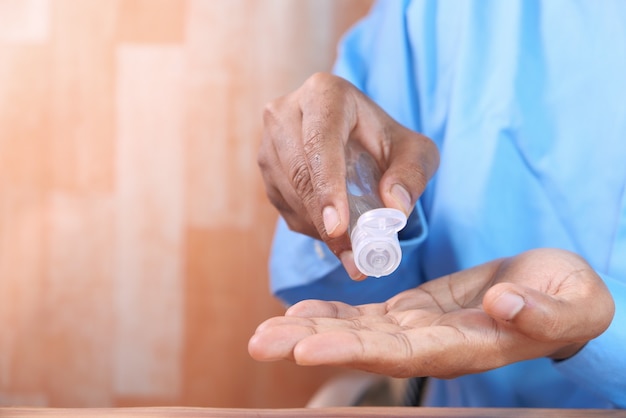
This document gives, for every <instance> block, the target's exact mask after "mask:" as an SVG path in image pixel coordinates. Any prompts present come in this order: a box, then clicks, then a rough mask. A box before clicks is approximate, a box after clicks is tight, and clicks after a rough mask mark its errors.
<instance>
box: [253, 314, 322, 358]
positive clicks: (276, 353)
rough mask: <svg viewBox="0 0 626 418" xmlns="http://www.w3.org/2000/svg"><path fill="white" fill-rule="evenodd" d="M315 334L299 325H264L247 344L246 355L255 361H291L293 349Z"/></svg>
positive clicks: (312, 330)
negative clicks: (301, 341) (248, 354)
mask: <svg viewBox="0 0 626 418" xmlns="http://www.w3.org/2000/svg"><path fill="white" fill-rule="evenodd" d="M313 334H315V331H314V329H313V328H312V327H308V326H303V325H302V324H301V323H296V324H282V325H279V326H277V325H275V324H274V325H271V324H269V323H268V324H265V325H263V326H261V327H260V328H259V330H257V332H256V333H255V334H254V335H253V336H252V338H250V341H249V342H248V353H250V356H252V358H254V359H255V360H259V361H275V360H281V359H286V360H288V359H293V349H294V347H295V345H296V344H297V343H298V342H299V341H300V340H302V339H304V338H306V337H308V336H310V335H313Z"/></svg>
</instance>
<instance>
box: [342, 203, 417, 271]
mask: <svg viewBox="0 0 626 418" xmlns="http://www.w3.org/2000/svg"><path fill="white" fill-rule="evenodd" d="M405 225H406V216H405V215H404V213H402V212H401V211H399V210H397V209H390V208H381V209H372V210H370V211H367V212H365V213H364V214H362V215H361V216H360V217H359V220H358V221H357V224H356V226H355V227H354V228H353V229H352V232H351V234H350V239H351V241H352V251H353V253H354V262H355V264H356V266H357V268H358V269H359V271H360V272H361V273H363V274H365V275H367V276H373V277H381V276H386V275H388V274H391V273H393V272H394V271H395V269H397V268H398V266H399V265H400V260H401V259H402V250H401V249H400V242H399V241H398V231H400V230H401V229H402V228H404V226H405Z"/></svg>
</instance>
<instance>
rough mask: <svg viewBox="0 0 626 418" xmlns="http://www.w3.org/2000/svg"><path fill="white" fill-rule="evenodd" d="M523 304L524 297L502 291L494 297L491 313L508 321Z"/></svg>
mask: <svg viewBox="0 0 626 418" xmlns="http://www.w3.org/2000/svg"><path fill="white" fill-rule="evenodd" d="M524 305H525V302H524V299H523V298H522V297H521V296H520V295H516V294H515V293H503V294H502V295H500V297H499V298H498V299H496V301H495V303H494V306H493V313H494V314H495V315H496V316H497V317H499V318H502V319H505V320H507V321H509V320H511V319H513V318H515V316H516V315H517V314H518V313H519V311H521V310H522V308H523V307H524Z"/></svg>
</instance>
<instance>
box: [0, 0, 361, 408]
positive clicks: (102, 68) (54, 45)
mask: <svg viewBox="0 0 626 418" xmlns="http://www.w3.org/2000/svg"><path fill="white" fill-rule="evenodd" d="M370 3H371V2H370V1H364V0H0V405H42V406H69V407H81V406H128V405H195V406H214V407H290V406H302V405H304V402H305V401H306V399H307V398H308V397H309V396H310V395H311V393H312V392H313V391H314V390H315V388H316V387H317V386H318V385H319V384H320V382H321V381H323V380H324V379H325V378H327V377H328V376H330V375H332V374H333V373H334V372H335V371H333V370H330V369H315V368H299V367H296V366H293V365H291V364H288V363H285V362H283V363H272V364H261V363H256V362H254V361H253V360H251V359H250V358H249V356H248V354H247V348H246V345H247V340H248V338H249V337H250V335H251V334H252V332H253V330H254V328H255V327H256V325H257V324H258V323H259V322H261V321H262V320H264V319H265V318H267V317H269V316H273V315H277V314H280V313H281V312H282V307H281V306H280V305H279V304H278V302H276V301H275V300H274V299H273V298H272V297H271V296H270V295H269V292H268V286H267V271H266V270H267V269H266V264H267V257H268V253H269V244H270V240H271V235H272V230H273V225H274V221H275V218H276V212H275V211H274V210H273V208H272V207H270V205H269V204H268V203H267V200H266V197H265V192H264V190H263V187H262V183H261V179H260V176H259V174H258V169H257V166H256V149H257V146H258V143H259V140H260V134H261V112H262V108H263V105H264V103H265V102H267V101H268V100H270V99H272V98H273V97H275V96H278V95H281V94H283V93H285V92H287V91H289V90H291V89H293V88H295V87H297V86H298V85H299V84H300V83H301V82H302V81H303V80H304V79H305V78H306V77H307V76H308V75H309V74H310V73H312V72H313V71H317V70H328V69H329V68H330V66H331V63H332V60H333V58H334V54H335V44H336V42H337V40H338V39H339V37H340V35H341V34H342V33H343V32H344V31H345V30H346V29H347V28H348V27H349V26H350V25H351V24H352V23H353V22H354V21H355V20H356V19H357V18H358V17H360V16H362V15H363V14H365V13H366V11H367V9H368V7H369V5H370Z"/></svg>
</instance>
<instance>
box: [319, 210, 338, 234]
mask: <svg viewBox="0 0 626 418" xmlns="http://www.w3.org/2000/svg"><path fill="white" fill-rule="evenodd" d="M322 217H323V218H324V228H326V233H327V234H328V235H331V234H332V233H333V232H334V231H335V229H337V227H338V226H339V213H337V209H335V208H334V207H333V206H326V207H325V208H324V209H323V210H322Z"/></svg>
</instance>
